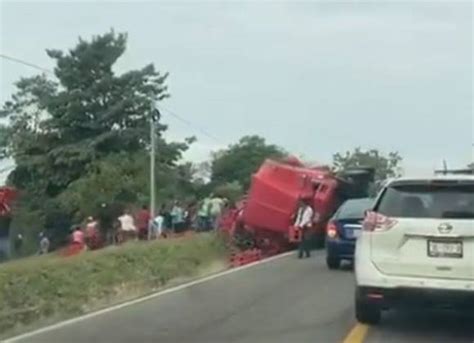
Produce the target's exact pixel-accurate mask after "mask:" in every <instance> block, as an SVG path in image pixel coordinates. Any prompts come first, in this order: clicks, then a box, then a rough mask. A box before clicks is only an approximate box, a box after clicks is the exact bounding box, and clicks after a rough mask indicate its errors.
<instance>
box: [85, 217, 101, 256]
mask: <svg viewBox="0 0 474 343" xmlns="http://www.w3.org/2000/svg"><path fill="white" fill-rule="evenodd" d="M84 240H85V244H86V246H87V248H88V249H90V250H95V249H99V248H100V246H101V239H100V234H99V223H98V222H97V220H96V219H95V218H94V217H89V218H87V222H86V228H85V230H84Z"/></svg>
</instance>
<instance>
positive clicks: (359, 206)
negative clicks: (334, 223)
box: [336, 198, 374, 219]
mask: <svg viewBox="0 0 474 343" xmlns="http://www.w3.org/2000/svg"><path fill="white" fill-rule="evenodd" d="M373 204H374V200H373V199H365V198H364V199H356V200H347V201H346V202H345V203H344V204H343V205H342V206H341V207H340V209H339V211H338V212H337V215H336V216H337V217H338V218H342V219H359V218H364V212H365V211H366V210H367V209H369V208H371V207H372V206H373Z"/></svg>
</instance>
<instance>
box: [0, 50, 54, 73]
mask: <svg viewBox="0 0 474 343" xmlns="http://www.w3.org/2000/svg"><path fill="white" fill-rule="evenodd" d="M0 57H1V58H4V59H6V60H9V61H11V62H16V63H19V64H23V65H24V66H27V67H31V68H35V69H38V70H41V71H42V72H45V73H48V74H54V73H53V71H51V70H49V69H46V68H43V67H41V66H39V65H37V64H34V63H30V62H28V61H25V60H22V59H19V58H16V57H12V56H8V55H5V54H0Z"/></svg>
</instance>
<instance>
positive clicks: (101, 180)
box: [0, 31, 193, 226]
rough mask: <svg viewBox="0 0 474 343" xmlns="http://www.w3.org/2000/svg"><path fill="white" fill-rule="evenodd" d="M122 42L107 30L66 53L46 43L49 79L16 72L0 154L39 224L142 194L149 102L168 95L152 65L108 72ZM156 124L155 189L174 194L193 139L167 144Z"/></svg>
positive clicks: (2, 115)
mask: <svg viewBox="0 0 474 343" xmlns="http://www.w3.org/2000/svg"><path fill="white" fill-rule="evenodd" d="M126 42H127V36H126V35H125V34H116V33H115V32H113V31H111V32H109V33H106V34H104V35H99V36H94V37H93V38H92V39H91V40H83V39H79V42H78V43H77V45H76V46H75V47H73V48H72V49H70V50H68V51H60V50H47V54H48V56H49V57H50V58H52V59H53V60H54V61H55V63H56V66H55V68H54V77H53V78H50V77H47V76H46V75H38V76H34V77H29V78H22V79H20V80H19V81H18V82H16V84H15V86H16V92H15V93H14V94H13V96H12V98H11V100H9V101H6V102H5V103H4V104H3V106H2V108H1V110H0V119H3V121H2V122H3V123H4V124H3V125H2V126H0V135H1V138H0V159H1V158H7V157H10V158H13V159H14V161H15V165H16V167H15V169H14V170H13V171H12V172H11V173H10V175H9V178H8V182H9V183H10V184H12V185H14V186H15V187H17V188H18V189H20V190H22V194H24V195H25V198H26V199H28V202H27V204H23V205H24V206H28V207H29V209H30V210H32V211H39V212H40V213H42V218H43V219H44V223H47V222H50V223H52V224H51V225H53V224H54V220H53V219H52V218H51V217H56V218H59V217H61V216H62V215H63V214H64V213H66V214H67V215H68V216H69V217H70V219H71V220H72V218H74V216H75V215H78V214H80V215H83V214H85V213H88V214H89V212H90V211H93V209H94V208H96V207H97V205H98V204H99V203H100V202H101V201H104V200H106V199H107V200H108V201H124V202H125V201H137V202H140V201H144V200H147V197H148V196H147V194H148V187H147V184H148V180H149V175H148V176H147V173H148V169H149V168H148V163H149V162H148V156H147V154H148V151H149V144H150V142H149V121H150V118H151V117H152V116H154V115H155V113H154V112H153V111H152V106H151V105H152V101H153V100H157V101H159V100H162V99H164V98H166V97H168V96H169V94H168V90H167V86H166V79H167V77H168V74H167V73H160V72H158V71H156V70H155V68H154V66H153V65H152V64H150V65H147V66H145V67H144V68H142V69H138V70H131V71H128V72H125V73H122V74H118V73H116V71H115V70H114V65H115V63H116V62H117V60H118V59H119V58H120V57H121V56H122V54H123V53H124V52H125V49H126ZM166 129H167V127H166V126H165V125H163V124H161V123H160V122H159V121H158V122H157V123H156V136H157V137H156V138H157V146H158V148H157V178H158V184H159V185H160V186H162V187H163V188H160V189H164V188H166V192H169V193H173V194H176V193H177V189H176V187H178V188H179V187H182V186H183V185H184V184H185V182H184V181H183V182H181V183H180V181H178V179H179V173H180V172H181V169H182V168H183V167H181V166H180V165H179V163H178V162H179V161H180V159H181V157H182V153H183V152H184V151H185V150H186V149H187V148H188V146H189V144H191V143H192V142H193V139H192V138H191V139H188V140H186V141H184V142H167V141H166V140H165V139H164V138H163V132H164V131H165V130H166ZM180 168H181V169H180ZM184 177H185V178H186V177H188V176H187V175H185V176H184ZM169 184H170V185H172V186H169ZM171 187H175V188H174V189H171ZM58 204H60V205H58ZM47 212H48V213H47ZM59 213H61V216H59ZM49 214H51V215H49ZM54 214H58V215H54ZM59 219H60V218H59ZM59 219H58V220H59ZM63 222H64V221H63ZM40 225H43V224H40ZM53 226H54V225H53Z"/></svg>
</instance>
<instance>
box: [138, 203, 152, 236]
mask: <svg viewBox="0 0 474 343" xmlns="http://www.w3.org/2000/svg"><path fill="white" fill-rule="evenodd" d="M150 220H151V214H150V210H149V209H148V206H147V205H143V206H142V209H141V210H140V211H138V214H137V229H138V239H140V240H146V239H148V228H149V226H150Z"/></svg>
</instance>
